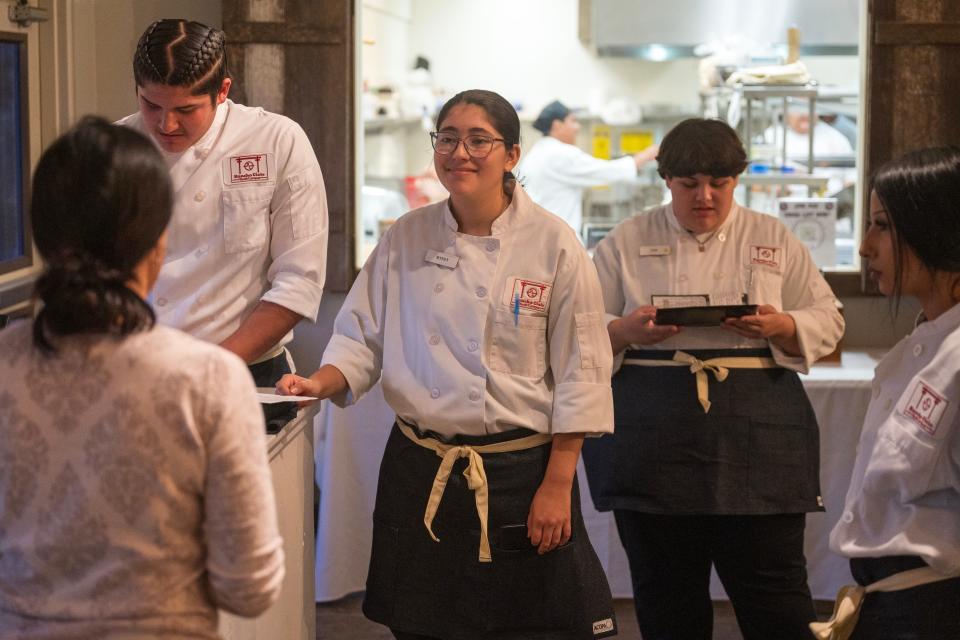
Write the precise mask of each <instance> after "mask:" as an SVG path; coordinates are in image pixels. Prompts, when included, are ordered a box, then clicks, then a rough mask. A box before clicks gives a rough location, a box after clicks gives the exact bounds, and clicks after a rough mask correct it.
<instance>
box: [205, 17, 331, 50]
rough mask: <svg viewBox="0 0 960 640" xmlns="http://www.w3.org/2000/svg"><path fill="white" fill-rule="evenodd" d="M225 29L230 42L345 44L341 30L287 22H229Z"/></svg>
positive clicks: (224, 26) (225, 24)
mask: <svg viewBox="0 0 960 640" xmlns="http://www.w3.org/2000/svg"><path fill="white" fill-rule="evenodd" d="M223 30H224V31H226V33H227V41H228V42H229V43H230V44H329V45H343V44H344V37H343V34H342V32H340V31H335V30H332V29H318V28H316V27H305V26H303V25H292V24H288V23H285V22H228V23H224V25H223Z"/></svg>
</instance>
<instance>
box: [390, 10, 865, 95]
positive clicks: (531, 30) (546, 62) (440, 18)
mask: <svg viewBox="0 0 960 640" xmlns="http://www.w3.org/2000/svg"><path fill="white" fill-rule="evenodd" d="M577 5H578V3H577V0H519V1H518V0H484V1H483V2H474V1H472V0H413V16H412V17H413V19H412V21H411V23H410V25H411V32H410V39H409V43H410V44H409V46H410V50H409V51H408V52H407V54H406V59H407V62H408V63H412V61H413V59H414V57H415V56H416V55H424V56H426V57H427V58H429V59H430V62H431V64H432V69H433V76H434V80H435V82H436V83H437V85H438V86H439V87H442V88H443V89H445V90H446V91H448V92H450V93H454V92H456V91H460V90H463V89H470V88H483V89H491V90H493V91H496V92H498V93H500V94H502V95H503V96H504V97H506V98H507V99H508V100H510V101H512V102H515V103H520V104H521V105H522V106H523V107H524V108H525V109H527V110H529V111H532V112H533V113H534V114H535V113H536V112H537V111H539V109H540V108H541V107H542V106H543V105H545V104H546V103H548V102H550V101H551V100H554V99H560V100H561V101H562V102H565V103H567V104H568V105H570V106H581V107H586V106H590V105H591V104H593V103H597V102H600V101H602V100H605V99H610V98H615V97H620V96H623V97H628V98H632V99H633V100H635V101H637V102H639V103H641V104H647V105H649V104H674V105H679V106H682V107H685V108H687V109H689V110H692V111H696V110H698V109H699V104H700V103H699V96H698V84H697V65H698V62H699V61H698V60H697V59H691V58H687V59H680V60H673V61H666V62H653V61H648V60H636V59H622V58H598V57H597V56H595V55H594V54H593V53H591V52H590V50H589V49H588V48H587V47H585V46H584V45H583V44H581V43H580V40H579V38H578V37H577V21H578V14H577V11H578V9H577ZM677 19H678V20H683V19H684V17H683V16H677ZM398 55H399V51H398ZM804 62H805V63H806V64H807V65H808V67H809V68H810V71H811V73H812V74H813V76H814V77H815V78H817V79H818V80H820V81H821V82H822V83H826V84H855V83H856V81H857V78H858V73H859V67H858V62H857V59H856V58H855V57H851V56H836V57H823V58H809V59H804Z"/></svg>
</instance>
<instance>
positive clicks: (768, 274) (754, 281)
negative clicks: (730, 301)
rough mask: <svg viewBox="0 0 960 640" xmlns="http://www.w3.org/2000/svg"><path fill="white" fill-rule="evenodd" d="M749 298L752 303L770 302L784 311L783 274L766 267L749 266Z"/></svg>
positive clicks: (747, 278)
mask: <svg viewBox="0 0 960 640" xmlns="http://www.w3.org/2000/svg"><path fill="white" fill-rule="evenodd" d="M745 277H746V280H747V282H748V283H749V285H748V287H747V298H748V301H749V303H750V304H769V305H771V306H773V307H775V308H776V309H778V310H780V311H783V274H782V273H778V272H777V271H774V270H772V269H768V268H765V267H755V266H751V267H747V268H746V274H745Z"/></svg>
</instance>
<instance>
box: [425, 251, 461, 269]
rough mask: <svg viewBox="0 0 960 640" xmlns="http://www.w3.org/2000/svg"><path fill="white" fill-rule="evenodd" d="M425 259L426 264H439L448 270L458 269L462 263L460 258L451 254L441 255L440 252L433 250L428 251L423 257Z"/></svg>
mask: <svg viewBox="0 0 960 640" xmlns="http://www.w3.org/2000/svg"><path fill="white" fill-rule="evenodd" d="M423 259H424V260H425V261H426V262H430V263H433V264H437V265H440V266H441V267H446V268H448V269H456V268H457V264H458V263H459V262H460V256H455V255H452V254H450V253H441V252H439V251H434V250H433V249H427V253H426V255H424V256H423Z"/></svg>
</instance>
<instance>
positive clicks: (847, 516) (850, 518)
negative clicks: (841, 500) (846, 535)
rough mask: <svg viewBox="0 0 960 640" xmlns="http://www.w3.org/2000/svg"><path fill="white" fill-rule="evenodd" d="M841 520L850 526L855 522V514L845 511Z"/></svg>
mask: <svg viewBox="0 0 960 640" xmlns="http://www.w3.org/2000/svg"><path fill="white" fill-rule="evenodd" d="M840 519H841V520H843V521H844V522H846V523H847V524H850V523H851V522H853V512H851V511H844V512H843V515H842V516H841V517H840Z"/></svg>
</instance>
